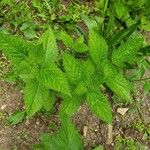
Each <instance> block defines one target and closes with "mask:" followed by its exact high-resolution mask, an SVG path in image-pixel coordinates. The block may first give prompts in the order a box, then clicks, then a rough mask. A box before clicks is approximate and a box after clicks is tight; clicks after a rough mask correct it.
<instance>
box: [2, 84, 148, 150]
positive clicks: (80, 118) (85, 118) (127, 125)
mask: <svg viewBox="0 0 150 150" xmlns="http://www.w3.org/2000/svg"><path fill="white" fill-rule="evenodd" d="M139 86H140V85H138V87H139ZM139 89H140V88H138V91H137V93H138V94H137V97H138V100H141V99H142V102H141V104H140V109H141V113H142V114H143V117H144V120H145V121H146V123H147V125H148V126H149V127H150V117H149V116H150V109H149V108H150V102H149V99H150V95H149V94H147V95H146V96H142V95H143V94H142V93H143V91H142V89H140V90H139ZM22 99H23V98H22V91H21V90H20V89H19V88H17V87H16V86H14V85H11V84H9V83H7V82H5V81H0V150H14V149H15V148H17V149H18V150H30V149H32V145H33V144H35V143H39V141H40V135H41V134H42V133H43V132H55V131H56V129H51V128H50V127H49V126H50V124H51V123H53V124H56V126H58V127H59V119H58V116H57V114H56V113H53V114H52V115H48V114H43V113H39V114H37V115H36V116H34V117H33V118H31V119H28V118H26V119H25V120H24V121H23V122H22V123H20V124H18V125H14V126H12V125H10V124H8V121H7V119H6V118H7V117H8V116H9V115H11V114H12V113H13V112H14V111H15V110H18V109H19V110H21V109H23V102H22ZM122 107H125V106H120V105H115V106H114V109H113V110H114V112H113V113H114V121H113V131H112V137H113V139H112V142H111V143H110V144H107V142H108V125H106V124H105V123H103V122H101V121H100V120H99V119H98V118H97V117H96V116H95V115H94V114H92V113H91V112H90V110H89V108H88V106H87V105H86V104H83V105H82V106H81V107H80V108H79V109H78V111H77V113H76V114H75V115H74V116H73V119H72V120H73V122H74V124H75V126H76V127H77V129H78V131H79V132H80V134H81V135H82V137H83V140H84V145H85V150H91V149H92V148H93V147H95V146H97V145H99V144H102V145H104V146H105V149H106V150H116V148H115V145H116V144H115V142H116V137H117V136H119V135H120V136H122V137H129V138H133V139H134V140H136V141H139V142H140V143H142V144H144V145H145V146H146V147H147V149H150V139H149V137H146V139H145V134H144V133H145V132H142V131H138V130H137V129H136V128H135V127H134V125H136V124H137V123H138V122H139V120H140V118H139V114H138V112H137V111H136V109H135V107H134V106H132V105H131V106H128V108H129V110H128V111H127V112H126V113H125V115H121V114H119V113H117V108H122Z"/></svg>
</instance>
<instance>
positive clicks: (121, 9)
mask: <svg viewBox="0 0 150 150" xmlns="http://www.w3.org/2000/svg"><path fill="white" fill-rule="evenodd" d="M114 8H115V12H116V14H117V16H118V18H119V19H121V18H122V17H123V16H124V15H125V14H126V12H127V11H126V7H125V5H124V4H123V3H122V2H121V1H119V2H115V3H114Z"/></svg>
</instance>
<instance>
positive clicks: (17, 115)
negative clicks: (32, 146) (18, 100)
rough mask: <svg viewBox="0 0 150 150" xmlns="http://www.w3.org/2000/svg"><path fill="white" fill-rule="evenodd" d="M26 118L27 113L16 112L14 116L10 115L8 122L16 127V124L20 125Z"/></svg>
mask: <svg viewBox="0 0 150 150" xmlns="http://www.w3.org/2000/svg"><path fill="white" fill-rule="evenodd" d="M24 117H25V112H24V111H19V110H17V111H15V112H14V113H13V114H12V115H10V116H9V117H8V121H9V122H10V123H11V124H12V125H15V124H18V123H20V122H21V121H22V120H23V118H24Z"/></svg>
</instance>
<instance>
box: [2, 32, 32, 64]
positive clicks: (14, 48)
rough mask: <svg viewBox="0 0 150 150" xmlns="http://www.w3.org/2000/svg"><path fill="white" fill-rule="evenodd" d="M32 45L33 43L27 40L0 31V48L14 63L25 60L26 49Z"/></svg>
mask: <svg viewBox="0 0 150 150" xmlns="http://www.w3.org/2000/svg"><path fill="white" fill-rule="evenodd" d="M33 47H34V44H31V43H30V42H28V41H25V40H23V39H21V38H18V37H15V36H12V35H8V34H4V33H2V32H0V49H1V50H2V51H3V52H4V53H5V55H6V56H8V58H9V59H10V60H11V61H12V62H13V63H14V64H18V63H20V61H22V60H25V59H26V58H27V53H28V51H29V50H30V49H32V48H33Z"/></svg>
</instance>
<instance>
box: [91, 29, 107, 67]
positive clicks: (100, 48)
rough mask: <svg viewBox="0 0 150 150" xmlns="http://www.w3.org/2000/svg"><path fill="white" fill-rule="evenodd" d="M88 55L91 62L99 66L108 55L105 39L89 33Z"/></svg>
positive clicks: (95, 33)
mask: <svg viewBox="0 0 150 150" xmlns="http://www.w3.org/2000/svg"><path fill="white" fill-rule="evenodd" d="M88 43H89V53H90V56H91V58H92V60H93V62H94V63H95V64H96V65H98V66H100V65H102V64H103V63H104V61H105V60H106V58H107V54H108V45H107V43H106V41H105V39H104V38H103V37H102V36H101V35H99V34H98V33H97V32H95V31H94V30H90V31H89V42H88Z"/></svg>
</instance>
